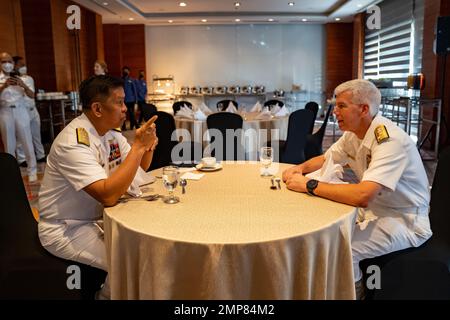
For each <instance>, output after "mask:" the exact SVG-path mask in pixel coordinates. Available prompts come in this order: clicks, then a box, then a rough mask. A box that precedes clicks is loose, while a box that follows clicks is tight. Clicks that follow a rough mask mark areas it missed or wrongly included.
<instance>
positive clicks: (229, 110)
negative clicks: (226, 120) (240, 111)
mask: <svg viewBox="0 0 450 320" xmlns="http://www.w3.org/2000/svg"><path fill="white" fill-rule="evenodd" d="M225 112H231V113H237V109H236V107H235V106H234V104H233V102H231V101H230V102H229V103H228V107H227V108H226V109H225Z"/></svg>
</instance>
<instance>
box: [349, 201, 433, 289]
mask: <svg viewBox="0 0 450 320" xmlns="http://www.w3.org/2000/svg"><path fill="white" fill-rule="evenodd" d="M360 210H363V209H360ZM415 210H416V212H414V213H400V212H392V211H391V212H388V213H387V212H384V213H383V215H376V217H377V219H376V220H373V221H370V222H369V223H368V224H367V226H364V224H363V223H359V224H357V225H356V226H355V229H354V231H353V236H352V255H353V272H354V277H355V282H357V281H359V280H361V279H362V277H363V272H366V271H367V270H361V269H360V267H359V262H360V261H361V260H364V259H370V258H374V257H378V256H382V255H385V254H388V253H391V252H394V251H398V250H403V249H406V248H411V247H418V246H420V245H421V244H423V243H424V242H425V241H426V240H427V239H429V238H430V237H431V235H432V232H431V228H430V222H429V218H428V208H423V209H419V208H416V209H415ZM365 211H366V212H370V214H371V215H372V214H373V213H372V212H371V210H365ZM377 211H378V210H377ZM412 211H413V210H411V211H410V212H412Z"/></svg>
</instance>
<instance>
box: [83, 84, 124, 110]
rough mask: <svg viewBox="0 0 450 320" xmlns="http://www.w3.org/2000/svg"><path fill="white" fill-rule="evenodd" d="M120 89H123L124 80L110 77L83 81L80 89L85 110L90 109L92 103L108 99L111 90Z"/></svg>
mask: <svg viewBox="0 0 450 320" xmlns="http://www.w3.org/2000/svg"><path fill="white" fill-rule="evenodd" d="M120 87H123V81H122V79H120V78H115V77H111V76H109V75H101V76H93V77H90V78H89V79H86V80H83V82H81V84H80V88H79V92H80V101H81V105H82V107H83V109H85V110H87V109H90V107H91V104H92V103H94V102H97V101H101V100H103V101H104V100H106V99H108V97H109V95H110V94H111V90H113V89H116V88H120Z"/></svg>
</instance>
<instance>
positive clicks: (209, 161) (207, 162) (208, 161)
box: [202, 157, 216, 168]
mask: <svg viewBox="0 0 450 320" xmlns="http://www.w3.org/2000/svg"><path fill="white" fill-rule="evenodd" d="M202 165H203V166H204V167H207V168H213V167H215V166H216V158H214V157H205V158H202Z"/></svg>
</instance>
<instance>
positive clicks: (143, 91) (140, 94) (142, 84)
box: [136, 70, 147, 124]
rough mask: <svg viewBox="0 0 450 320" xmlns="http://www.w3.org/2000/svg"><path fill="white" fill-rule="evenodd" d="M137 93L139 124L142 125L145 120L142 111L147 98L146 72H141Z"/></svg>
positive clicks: (137, 81) (137, 82)
mask: <svg viewBox="0 0 450 320" xmlns="http://www.w3.org/2000/svg"><path fill="white" fill-rule="evenodd" d="M136 91H137V103H138V108H139V120H138V124H140V123H141V122H142V120H143V119H144V118H143V114H142V110H143V107H144V105H145V98H146V97H147V82H146V81H145V73H144V70H139V78H138V79H137V80H136Z"/></svg>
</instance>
